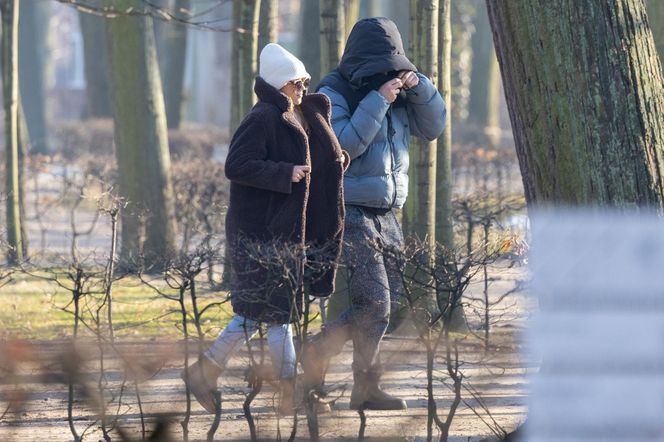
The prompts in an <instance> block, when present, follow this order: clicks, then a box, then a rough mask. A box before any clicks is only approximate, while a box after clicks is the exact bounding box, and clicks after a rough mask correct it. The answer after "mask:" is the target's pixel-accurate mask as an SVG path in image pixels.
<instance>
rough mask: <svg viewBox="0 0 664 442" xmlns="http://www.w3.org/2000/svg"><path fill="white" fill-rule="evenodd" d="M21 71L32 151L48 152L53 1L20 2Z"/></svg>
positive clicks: (21, 87)
mask: <svg viewBox="0 0 664 442" xmlns="http://www.w3.org/2000/svg"><path fill="white" fill-rule="evenodd" d="M19 6H20V9H21V12H20V16H21V20H20V21H19V38H18V41H19V51H20V56H19V66H18V69H19V75H20V76H21V85H20V94H21V101H22V103H23V108H24V111H25V116H26V118H27V122H28V130H29V131H30V140H31V141H32V146H31V147H32V151H33V152H36V153H47V152H48V151H49V147H48V124H47V112H46V109H47V108H48V107H47V105H46V89H47V78H48V64H49V58H50V57H49V54H50V51H49V48H48V27H49V21H50V18H51V12H50V10H51V3H49V2H43V1H27V2H25V1H24V2H20V3H19Z"/></svg>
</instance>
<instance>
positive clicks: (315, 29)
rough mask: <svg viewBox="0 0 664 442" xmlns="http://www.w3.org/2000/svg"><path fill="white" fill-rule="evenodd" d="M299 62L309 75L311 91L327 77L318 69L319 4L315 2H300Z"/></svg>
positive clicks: (313, 0)
mask: <svg viewBox="0 0 664 442" xmlns="http://www.w3.org/2000/svg"><path fill="white" fill-rule="evenodd" d="M300 14H301V17H300V37H299V41H300V51H299V52H300V56H299V58H300V60H302V63H304V65H305V66H306V68H307V72H309V75H311V86H312V88H311V89H312V90H314V89H315V86H316V85H317V84H318V82H319V81H320V79H321V76H325V75H327V72H322V71H321V68H320V39H318V38H316V36H317V35H320V3H319V1H316V0H309V1H305V2H302V4H301V10H300Z"/></svg>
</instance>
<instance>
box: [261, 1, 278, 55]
mask: <svg viewBox="0 0 664 442" xmlns="http://www.w3.org/2000/svg"><path fill="white" fill-rule="evenodd" d="M278 37H279V2H278V1H277V0H261V12H260V19H259V24H258V55H260V53H261V50H263V48H264V47H265V45H266V44H268V43H276V42H277V38H278Z"/></svg>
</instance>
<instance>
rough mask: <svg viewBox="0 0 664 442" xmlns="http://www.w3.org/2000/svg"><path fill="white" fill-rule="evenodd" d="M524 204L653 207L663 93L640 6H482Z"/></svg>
mask: <svg viewBox="0 0 664 442" xmlns="http://www.w3.org/2000/svg"><path fill="white" fill-rule="evenodd" d="M487 5H488V8H489V20H490V22H491V26H492V28H493V34H494V42H495V45H496V52H497V55H498V61H499V63H500V67H501V72H502V77H503V85H504V87H505V95H506V97H507V104H508V107H509V111H510V118H511V120H512V128H513V132H514V138H515V142H516V149H517V154H518V158H519V164H520V166H521V175H522V177H523V184H524V188H525V193H526V199H527V201H528V204H529V205H530V206H533V205H542V204H545V203H559V204H561V203H562V204H572V205H575V204H582V205H592V206H601V205H612V206H618V207H635V206H655V207H661V206H662V197H663V190H664V189H663V183H662V172H663V170H662V167H663V164H664V90H663V88H662V82H663V78H662V71H661V67H660V63H659V61H658V59H657V56H656V55H655V54H656V49H655V44H654V41H653V37H652V33H651V31H650V28H649V27H648V26H646V23H647V21H646V14H645V4H644V2H643V0H594V1H589V0H586V1H577V0H540V1H528V2H505V1H502V0H487Z"/></svg>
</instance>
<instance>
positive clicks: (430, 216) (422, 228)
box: [404, 0, 439, 247]
mask: <svg viewBox="0 0 664 442" xmlns="http://www.w3.org/2000/svg"><path fill="white" fill-rule="evenodd" d="M411 14H412V18H411V34H410V41H411V47H412V49H411V53H412V57H413V63H414V64H415V65H416V66H417V67H418V68H419V70H420V72H421V73H423V74H424V75H426V76H427V77H429V78H431V79H432V81H433V83H434V84H437V82H438V14H439V11H438V0H411ZM410 155H411V161H410V168H409V183H410V188H409V192H408V202H407V204H406V211H405V213H404V229H405V231H406V233H407V234H413V235H416V236H417V237H419V239H421V240H426V241H427V243H428V244H429V245H430V246H431V247H433V245H434V244H435V241H436V157H437V142H436V141H435V140H434V141H426V140H423V139H420V138H413V139H412V140H411V149H410Z"/></svg>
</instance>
